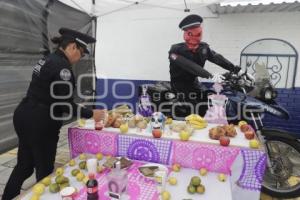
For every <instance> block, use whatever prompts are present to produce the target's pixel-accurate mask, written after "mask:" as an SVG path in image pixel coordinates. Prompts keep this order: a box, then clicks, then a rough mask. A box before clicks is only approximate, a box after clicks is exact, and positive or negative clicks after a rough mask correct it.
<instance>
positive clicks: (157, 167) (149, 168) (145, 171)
mask: <svg viewBox="0 0 300 200" xmlns="http://www.w3.org/2000/svg"><path fill="white" fill-rule="evenodd" d="M159 171H163V172H165V173H168V168H167V167H166V166H164V165H161V164H156V163H148V164H145V165H142V166H140V167H139V172H140V173H141V174H142V175H143V176H145V177H148V178H155V173H156V172H159Z"/></svg>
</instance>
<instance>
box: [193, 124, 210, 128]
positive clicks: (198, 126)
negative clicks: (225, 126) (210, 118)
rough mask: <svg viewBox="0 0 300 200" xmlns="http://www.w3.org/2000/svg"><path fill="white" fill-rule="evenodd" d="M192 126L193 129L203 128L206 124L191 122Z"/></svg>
mask: <svg viewBox="0 0 300 200" xmlns="http://www.w3.org/2000/svg"><path fill="white" fill-rule="evenodd" d="M192 127H193V128H194V129H203V128H206V127H207V124H201V125H194V124H192Z"/></svg>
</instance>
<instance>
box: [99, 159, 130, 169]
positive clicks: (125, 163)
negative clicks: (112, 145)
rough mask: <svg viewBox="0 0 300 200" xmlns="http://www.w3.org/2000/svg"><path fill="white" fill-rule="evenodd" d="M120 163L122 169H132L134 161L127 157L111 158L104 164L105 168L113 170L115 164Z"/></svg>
mask: <svg viewBox="0 0 300 200" xmlns="http://www.w3.org/2000/svg"><path fill="white" fill-rule="evenodd" d="M118 161H120V163H121V169H124V168H125V169H127V168H128V167H130V166H131V165H132V161H131V160H130V159H128V158H125V157H111V158H109V159H108V160H106V162H105V163H104V164H103V166H104V167H107V168H113V167H114V165H115V163H116V162H118Z"/></svg>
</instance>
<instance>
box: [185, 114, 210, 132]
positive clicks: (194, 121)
mask: <svg viewBox="0 0 300 200" xmlns="http://www.w3.org/2000/svg"><path fill="white" fill-rule="evenodd" d="M185 120H186V123H187V124H190V125H191V126H192V127H193V128H194V129H203V128H206V127H207V121H206V120H205V119H204V118H202V117H201V116H199V115H196V114H191V115H189V116H187V117H186V118H185Z"/></svg>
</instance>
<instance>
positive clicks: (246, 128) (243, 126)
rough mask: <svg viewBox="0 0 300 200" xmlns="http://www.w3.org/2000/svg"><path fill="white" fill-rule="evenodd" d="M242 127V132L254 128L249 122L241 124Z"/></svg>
mask: <svg viewBox="0 0 300 200" xmlns="http://www.w3.org/2000/svg"><path fill="white" fill-rule="evenodd" d="M240 129H241V131H242V132H244V133H245V132H246V131H251V130H252V128H251V126H250V125H249V124H243V125H241V126H240Z"/></svg>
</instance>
